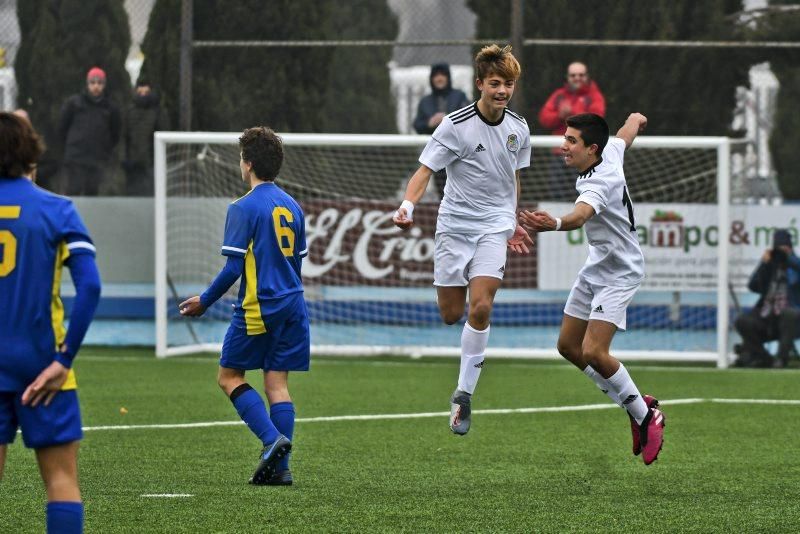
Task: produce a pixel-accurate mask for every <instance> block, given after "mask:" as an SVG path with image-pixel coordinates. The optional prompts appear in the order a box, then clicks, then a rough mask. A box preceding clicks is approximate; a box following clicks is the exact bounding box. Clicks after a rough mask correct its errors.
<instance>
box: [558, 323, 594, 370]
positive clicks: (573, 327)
mask: <svg viewBox="0 0 800 534" xmlns="http://www.w3.org/2000/svg"><path fill="white" fill-rule="evenodd" d="M587 326H589V322H588V321H584V320H582V319H578V318H577V317H572V316H571V315H566V314H564V318H563V319H562V320H561V332H560V333H559V335H558V345H557V348H558V353H559V354H561V355H562V356H563V357H564V358H566V359H567V360H569V361H570V362H571V363H572V365H574V366H575V367H577V368H578V369H580V370H581V371H583V370H584V369H585V368H586V366H587V365H588V362H587V361H586V360H585V359H584V357H583V338H584V336H585V335H586V327H587Z"/></svg>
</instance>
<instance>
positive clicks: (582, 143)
mask: <svg viewBox="0 0 800 534" xmlns="http://www.w3.org/2000/svg"><path fill="white" fill-rule="evenodd" d="M646 125H647V118H646V117H645V116H644V115H642V114H640V113H632V114H631V115H630V116H629V117H628V119H627V120H626V121H625V124H624V125H623V126H622V128H620V129H619V131H618V132H617V136H616V137H612V138H611V139H609V138H608V134H609V130H608V124H606V121H605V120H603V118H602V117H600V116H599V115H595V114H594V113H584V114H581V115H574V116H572V117H569V118H567V131H566V133H565V134H564V142H563V143H562V145H561V153H562V154H563V156H564V162H565V163H566V164H567V165H568V166H569V167H572V168H574V169H577V170H578V172H579V173H580V174H579V175H578V181H577V183H576V186H575V187H576V189H577V190H578V199H577V200H576V201H575V209H574V210H573V211H572V213H570V214H568V215H565V216H563V217H560V218H559V217H553V216H551V215H550V214H549V213H547V212H544V211H534V212H530V211H523V212H521V213H520V222H521V223H522V225H523V226H524V227H525V228H526V229H528V230H531V231H535V232H547V231H551V230H562V231H567V230H574V229H576V228H580V227H582V226H585V231H586V237H587V239H588V241H589V257H588V259H587V260H586V264H585V265H584V266H583V268H582V269H581V271H580V272H579V273H578V279H577V280H576V281H575V284H574V285H573V286H572V291H571V292H570V294H569V297H568V298H567V303H566V305H565V307H564V319H563V321H562V323H561V333H560V334H559V337H558V352H560V353H561V355H562V356H564V358H566V359H567V360H569V361H570V362H572V363H573V364H574V365H575V366H577V367H578V368H579V369H581V370H582V371H583V372H584V373H585V374H586V375H587V376H588V377H589V378H591V379H592V380H594V382H595V384H597V386H598V387H599V388H600V389H601V390H602V391H603V392H604V393H605V394H606V395H608V396H609V397H610V398H611V400H613V401H614V402H615V403H616V404H618V405H619V406H620V407H623V408H625V409H626V410H627V412H628V415H629V416H630V419H631V431H632V433H633V454H634V455H638V454H639V453H641V454H642V459H643V460H644V463H645V464H646V465H650V464H651V463H653V462H654V461H655V459H656V458H657V457H658V453H659V452H660V451H661V445H662V442H663V436H664V414H662V413H661V411H660V410H659V409H658V401H657V400H656V399H654V398H653V397H650V396H649V395H645V396H644V397H642V395H641V394H640V393H639V390H638V389H637V388H636V385H635V384H634V383H633V380H631V377H630V375H629V374H628V371H627V370H626V369H625V366H624V365H622V363H620V361H619V360H617V359H616V358H614V357H613V356H611V354H609V349H610V346H611V340H612V339H613V338H614V334H615V333H616V331H617V329H620V330H625V317H626V309H627V307H628V304H629V303H630V301H631V299H632V298H633V295H634V293H636V290H637V289H638V288H639V284H641V282H642V280H643V279H644V256H643V255H642V249H641V248H640V247H639V240H638V237H637V234H636V225H635V221H634V215H633V205H632V204H631V199H630V196H629V195H628V187H627V184H626V182H625V174H624V172H623V169H622V165H623V161H624V157H625V150H626V149H627V148H628V147H629V146H631V144H632V143H633V140H634V139H635V138H636V136H637V134H638V133H639V132H640V131H641V130H642V129H644V127H645V126H646Z"/></svg>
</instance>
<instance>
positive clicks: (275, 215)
mask: <svg viewBox="0 0 800 534" xmlns="http://www.w3.org/2000/svg"><path fill="white" fill-rule="evenodd" d="M284 222H285V223H286V225H284ZM293 222H294V215H292V212H291V211H289V210H288V209H286V208H284V207H280V206H279V207H277V208H275V209H274V210H272V226H273V227H274V228H275V237H276V238H278V246H279V247H280V248H281V252H282V253H283V255H284V256H287V257H289V256H294V240H295V239H294V230H292V228H291V227H290V226H288V225H289V224H291V223H293Z"/></svg>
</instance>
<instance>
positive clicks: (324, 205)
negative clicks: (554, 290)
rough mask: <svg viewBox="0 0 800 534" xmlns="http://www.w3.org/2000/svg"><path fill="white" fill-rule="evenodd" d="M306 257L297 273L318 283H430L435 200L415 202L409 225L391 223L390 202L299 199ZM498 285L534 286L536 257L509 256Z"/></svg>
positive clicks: (392, 212) (400, 284) (403, 285)
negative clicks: (300, 271) (306, 244)
mask: <svg viewBox="0 0 800 534" xmlns="http://www.w3.org/2000/svg"><path fill="white" fill-rule="evenodd" d="M302 206H303V210H304V212H305V214H306V238H307V242H308V247H309V255H308V258H306V260H305V261H304V262H303V278H304V279H305V280H306V281H307V282H313V283H320V284H323V285H375V286H394V287H430V286H431V284H432V283H433V247H434V235H435V231H436V213H437V210H438V208H439V206H438V204H424V203H421V204H418V205H417V206H416V208H415V209H414V223H415V224H414V226H413V227H412V228H411V229H410V230H407V231H403V230H401V229H400V228H397V227H396V226H395V225H394V224H393V223H392V216H393V215H394V211H395V210H396V209H397V205H396V204H390V203H388V202H365V201H363V200H358V201H346V200H344V201H343V200H331V201H328V200H311V201H305V202H302ZM503 286H504V287H531V288H533V287H536V260H535V258H534V256H533V255H531V256H525V257H521V256H514V257H512V256H511V255H509V259H508V262H507V263H506V271H505V281H504V283H503Z"/></svg>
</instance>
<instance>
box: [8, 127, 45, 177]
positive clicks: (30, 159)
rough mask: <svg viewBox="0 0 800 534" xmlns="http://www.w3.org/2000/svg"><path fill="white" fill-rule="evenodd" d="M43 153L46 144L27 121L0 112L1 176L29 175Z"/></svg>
mask: <svg viewBox="0 0 800 534" xmlns="http://www.w3.org/2000/svg"><path fill="white" fill-rule="evenodd" d="M43 152H44V142H43V141H42V138H41V137H40V136H39V134H38V133H36V130H34V129H33V126H32V125H31V123H30V122H29V121H28V120H27V119H24V118H22V117H19V116H18V115H15V114H13V113H6V112H0V176H2V177H5V178H17V177H18V176H23V175H26V174H29V173H30V172H32V171H33V170H34V169H35V168H36V162H37V161H39V158H40V157H41V155H42V153H43Z"/></svg>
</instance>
